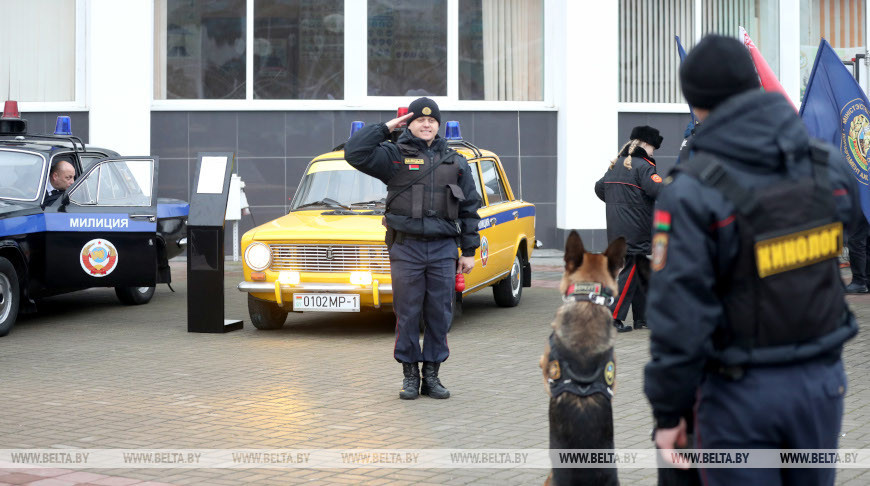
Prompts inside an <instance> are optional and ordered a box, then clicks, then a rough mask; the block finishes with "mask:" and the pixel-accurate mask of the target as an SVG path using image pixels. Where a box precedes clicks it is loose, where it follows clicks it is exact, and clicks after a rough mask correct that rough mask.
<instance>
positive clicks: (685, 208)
mask: <svg viewBox="0 0 870 486" xmlns="http://www.w3.org/2000/svg"><path fill="white" fill-rule="evenodd" d="M808 143H809V136H808V135H807V131H806V128H805V127H804V124H803V122H802V121H801V119H800V118H799V117H798V116H797V114H796V113H795V111H794V108H793V107H792V105H791V104H790V103H789V102H788V101H787V100H786V99H785V98H783V96H782V95H780V94H778V93H760V92H752V93H745V94H741V95H738V96H735V97H732V98H730V99H728V100H726V101H725V102H724V103H723V104H722V105H720V106H718V107H716V109H715V110H714V111H712V112H711V114H710V116H709V117H708V118H707V119H706V120H705V121H704V122H703V123H702V124H701V125H700V126H699V127H698V130H697V133H696V134H695V137H694V138H693V139H692V140H691V144H692V145H691V147H690V148H691V151H690V155H689V157H690V159H691V157H692V156H694V155H695V154H697V153H698V152H708V153H710V154H713V155H715V156H716V157H717V158H718V159H719V160H720V162H721V163H722V165H723V166H724V168H725V169H726V171H728V172H729V173H730V174H731V175H732V176H733V177H734V178H735V179H736V180H737V181H739V182H740V183H741V185H743V186H744V187H748V188H755V189H757V190H764V189H763V188H764V186H766V185H769V184H771V183H773V182H775V181H777V180H781V179H782V178H785V177H792V176H796V175H799V176H809V175H810V174H811V162H810V158H809V153H808ZM788 154H792V155H793V156H794V161H793V162H791V163H786V162H784V160H786V159H788V157H787V155H788ZM829 169H830V171H829V174H830V182H831V189H832V191H833V195H834V200H835V204H836V211H837V214H836V217H837V218H838V219H840V220H841V221H843V222H844V224H845V225H846V227H847V228H848V227H849V225H850V222H851V221H855V219H854V218H856V217H863V215H861V214H860V205H859V202H858V192H857V191H858V189H857V183H856V181H855V178H854V176H853V175H851V174H850V172H849V171H850V169H849V168H848V166H847V165H846V161H845V160H843V158H842V156H841V154H839V153H838V152H837V150H836V149H834V148H833V147H831V158H830V161H829ZM655 207H656V211H666V212H667V213H670V230H669V231H668V242H667V246H666V253H665V258H664V266H663V267H661V269H660V270H658V271H654V272H653V273H652V275H651V278H650V290H649V294H648V297H647V299H648V300H647V322H648V324H649V327H650V331H651V333H650V353H651V360H650V362H649V363H648V364H647V365H646V369H645V377H644V391H645V393H646V395H647V397H648V398H649V401H650V403H651V404H652V408H653V415H654V416H655V419H656V423H657V426H658V427H664V428H670V427H674V426H676V425H677V423H678V422H679V419H680V417H681V416H684V417H686V416H690V415H691V410H692V407H693V405H694V403H695V400H696V392H697V388H698V386H699V384H700V382H701V378H702V375H703V373H704V367H705V365H706V364H707V358H708V357H709V355H710V351H711V350H712V349H713V346H712V335H713V332H714V330H715V329H716V327H717V326H725V325H727V323H726V322H725V311H724V306H723V303H722V301H721V300H720V298H719V295H720V293H719V292H717V280H720V276H723V275H730V273H729V272H730V269H731V268H733V265H734V262H735V260H736V256H737V251H738V248H739V240H738V232H737V228H736V227H735V226H736V224H735V223H734V220H735V218H734V211H735V209H734V206H733V205H732V204H731V202H729V201H728V200H726V199H725V197H724V196H723V195H722V194H721V193H720V192H719V191H717V190H716V189H713V188H711V187H709V186H706V185H703V184H702V183H701V182H700V181H698V180H697V179H695V178H694V177H692V176H690V175H687V174H684V173H679V172H677V173H676V174H675V176H674V177H673V181H672V182H670V183H668V184H666V185H665V186H664V187H663V188H662V191H661V193H660V194H659V196H658V198H657V199H656V206H655ZM846 233H847V234H848V229H847V231H846ZM653 260H654V263H653V267H654V269H655V267H656V265H655V261H656V258H655V257H654V259H653ZM840 318H842V316H831V319H840ZM836 346H837V348H836V349H834V352H839V351H840V350H841V349H842V343H838V344H836Z"/></svg>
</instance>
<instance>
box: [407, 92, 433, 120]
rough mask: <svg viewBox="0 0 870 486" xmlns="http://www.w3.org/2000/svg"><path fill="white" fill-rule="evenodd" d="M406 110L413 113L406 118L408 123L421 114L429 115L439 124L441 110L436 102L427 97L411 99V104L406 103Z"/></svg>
mask: <svg viewBox="0 0 870 486" xmlns="http://www.w3.org/2000/svg"><path fill="white" fill-rule="evenodd" d="M408 111H410V112H411V113H413V114H414V115H412V116H411V118H408V124H409V125H410V124H411V122H412V121H414V120H416V119H417V118H420V117H421V116H431V117H432V118H434V119H435V120H436V121H437V122H438V125H441V110H439V109H438V104H437V103H435V102H434V101H432V100H430V99H429V98H426V97H423V98H417V99H416V100H414V101H412V102H411V104H410V105H408Z"/></svg>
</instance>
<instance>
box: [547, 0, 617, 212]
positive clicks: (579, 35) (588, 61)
mask: <svg viewBox="0 0 870 486" xmlns="http://www.w3.org/2000/svg"><path fill="white" fill-rule="evenodd" d="M548 6H549V7H550V8H549V9H548V10H549V11H548V14H549V16H548V19H547V20H548V23H547V25H549V26H552V30H553V33H552V36H551V37H550V41H551V43H550V45H551V46H552V50H551V51H550V52H551V53H552V57H551V58H550V59H551V62H553V63H555V67H554V72H553V76H554V79H553V95H554V96H553V98H554V102H555V104H556V106H557V107H558V109H559V117H558V135H557V137H558V141H557V144H558V150H557V151H558V158H559V160H558V172H557V182H556V184H557V197H556V201H557V209H556V221H557V223H556V224H557V226H558V227H559V228H562V229H604V228H605V227H606V226H607V224H606V220H605V216H604V203H602V202H601V201H600V200H599V199H598V198H597V197H596V196H595V192H594V186H595V181H597V180H598V179H599V178H600V177H601V176H602V175H603V174H604V170H605V168H606V167H607V163H608V161H609V160H610V159H611V158H612V157H613V156H614V155H615V154H616V151H617V150H618V149H619V147H618V146H617V144H618V143H619V140H618V134H617V131H618V130H617V122H618V113H617V102H618V100H619V89H618V88H619V87H618V83H619V74H618V70H619V3H618V2H615V1H613V2H596V3H594V4H591V3H587V2H577V1H571V0H560V1H557V2H549V3H548Z"/></svg>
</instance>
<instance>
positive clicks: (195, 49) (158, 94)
mask: <svg viewBox="0 0 870 486" xmlns="http://www.w3.org/2000/svg"><path fill="white" fill-rule="evenodd" d="M245 5H246V1H245V0H220V1H208V0H156V1H155V28H156V29H157V33H156V35H155V57H156V59H155V62H154V65H155V72H154V76H155V83H154V91H155V93H154V97H155V98H156V99H244V98H245V9H246V7H245Z"/></svg>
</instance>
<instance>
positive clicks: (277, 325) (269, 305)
mask: <svg viewBox="0 0 870 486" xmlns="http://www.w3.org/2000/svg"><path fill="white" fill-rule="evenodd" d="M248 314H250V316H251V324H253V325H254V327H256V328H257V329H261V330H273V329H281V328H282V327H283V326H284V322H285V321H287V311H285V310H284V309H282V308H281V307H278V304H276V303H274V302H269V301H266V300H260V299H258V298H256V297H254V296H252V295H250V294H249V295H248Z"/></svg>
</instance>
